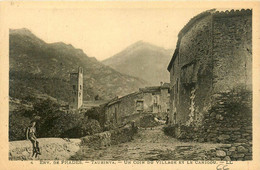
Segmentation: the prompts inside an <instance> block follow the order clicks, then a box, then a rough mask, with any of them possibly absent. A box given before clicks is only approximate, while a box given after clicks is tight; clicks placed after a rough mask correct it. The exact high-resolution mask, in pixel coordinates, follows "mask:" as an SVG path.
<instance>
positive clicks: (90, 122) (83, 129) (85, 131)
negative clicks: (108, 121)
mask: <svg viewBox="0 0 260 170" xmlns="http://www.w3.org/2000/svg"><path fill="white" fill-rule="evenodd" d="M101 131H102V129H101V127H100V125H99V122H98V121H97V120H94V119H84V120H83V121H82V122H81V124H80V125H78V126H77V127H74V128H71V129H69V130H67V131H65V132H64V133H63V134H61V137H63V138H79V137H83V136H87V135H93V134H95V133H99V132H101Z"/></svg>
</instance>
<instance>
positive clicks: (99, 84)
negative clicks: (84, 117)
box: [9, 29, 147, 101]
mask: <svg viewBox="0 0 260 170" xmlns="http://www.w3.org/2000/svg"><path fill="white" fill-rule="evenodd" d="M9 44H10V45H9V69H10V70H9V78H10V79H9V82H10V90H9V92H10V97H14V98H21V99H23V98H26V97H28V96H33V95H35V94H34V93H37V92H39V93H43V94H47V95H49V96H52V97H55V98H57V99H59V100H63V101H68V98H69V94H68V91H69V89H70V87H69V74H70V73H71V72H76V71H77V68H78V67H79V66H81V67H83V75H84V93H83V95H84V100H93V98H94V97H95V96H96V95H99V96H100V97H101V98H104V99H110V98H113V97H114V96H117V95H125V94H128V93H131V92H133V91H136V90H138V88H139V87H143V86H145V85H146V84H147V82H145V81H144V80H142V79H140V78H136V77H132V76H129V75H126V74H123V73H119V72H117V71H115V70H114V69H112V68H111V67H109V66H106V65H104V64H102V63H101V62H99V61H98V60H97V59H96V58H93V57H88V56H87V55H86V54H85V53H84V52H83V50H82V49H77V48H75V47H73V46H72V45H71V44H65V43H63V42H55V43H46V42H44V41H43V40H41V39H40V38H38V37H37V36H35V35H34V34H33V33H32V32H31V31H30V30H29V29H12V30H10V32H9ZM32 89H33V90H32ZM30 92H33V93H32V94H31V93H30Z"/></svg>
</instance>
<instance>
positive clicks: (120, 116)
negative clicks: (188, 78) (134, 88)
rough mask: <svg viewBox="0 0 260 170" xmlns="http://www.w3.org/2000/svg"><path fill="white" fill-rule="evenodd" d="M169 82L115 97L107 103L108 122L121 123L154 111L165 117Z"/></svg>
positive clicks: (167, 106) (167, 108)
mask: <svg viewBox="0 0 260 170" xmlns="http://www.w3.org/2000/svg"><path fill="white" fill-rule="evenodd" d="M169 97H170V94H169V83H161V85H160V86H152V87H145V88H140V89H139V91H138V92H134V93H131V94H128V95H126V96H123V97H120V98H118V97H117V98H115V99H113V100H111V101H110V102H109V103H108V104H107V105H106V114H105V115H106V123H108V124H115V125H119V124H122V123H125V122H128V121H131V120H134V119H136V118H138V117H139V116H140V115H141V114H145V113H146V114H147V113H153V114H155V115H156V116H157V117H159V118H165V116H166V114H167V113H168V111H169Z"/></svg>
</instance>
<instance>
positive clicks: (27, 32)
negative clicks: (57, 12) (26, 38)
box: [9, 28, 33, 35]
mask: <svg viewBox="0 0 260 170" xmlns="http://www.w3.org/2000/svg"><path fill="white" fill-rule="evenodd" d="M9 33H19V34H30V35H32V34H33V33H32V32H31V31H30V30H29V29H28V28H20V29H9Z"/></svg>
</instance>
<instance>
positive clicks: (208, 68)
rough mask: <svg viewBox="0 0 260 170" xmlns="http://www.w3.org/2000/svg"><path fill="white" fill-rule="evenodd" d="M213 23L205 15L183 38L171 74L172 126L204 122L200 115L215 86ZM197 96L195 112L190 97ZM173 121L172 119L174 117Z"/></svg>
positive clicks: (179, 43) (194, 104)
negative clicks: (213, 84) (174, 115)
mask: <svg viewBox="0 0 260 170" xmlns="http://www.w3.org/2000/svg"><path fill="white" fill-rule="evenodd" d="M211 19H212V17H211V16H210V15H206V16H204V17H203V18H200V20H199V21H198V22H196V23H194V25H193V26H192V27H191V28H190V29H189V30H186V33H185V34H181V35H182V36H181V37H179V40H178V45H177V48H176V50H177V53H176V54H177V55H176V59H175V61H174V62H173V65H172V68H171V70H170V76H171V99H170V102H171V113H172V114H176V120H173V119H174V118H171V122H178V123H181V124H190V123H191V122H196V121H201V115H200V114H202V113H203V112H205V108H206V107H207V105H208V102H210V100H209V99H210V91H211V86H212V58H211V51H212V50H211V49H212V36H211V30H212V25H211ZM192 93H194V98H193V106H194V107H193V108H192V107H191V95H192ZM172 117H173V116H172Z"/></svg>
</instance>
